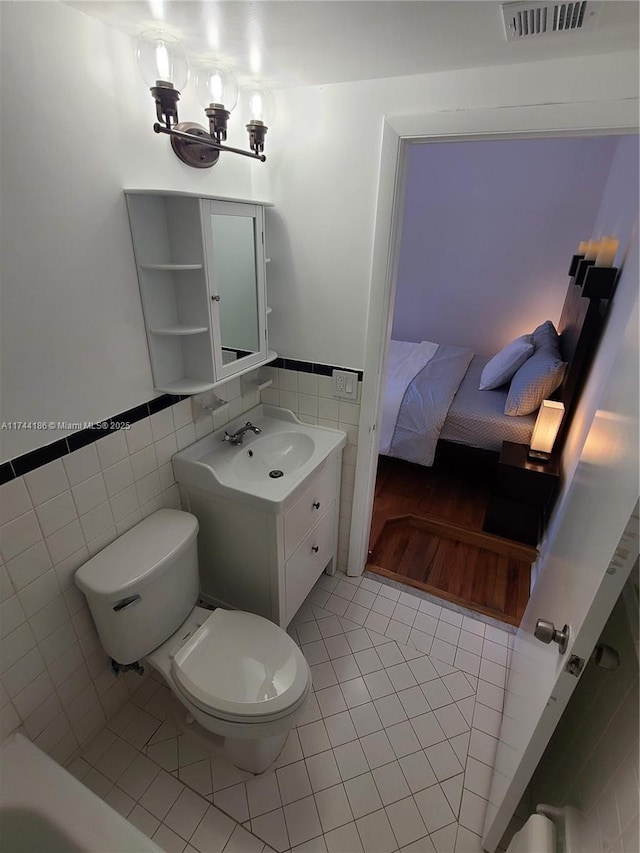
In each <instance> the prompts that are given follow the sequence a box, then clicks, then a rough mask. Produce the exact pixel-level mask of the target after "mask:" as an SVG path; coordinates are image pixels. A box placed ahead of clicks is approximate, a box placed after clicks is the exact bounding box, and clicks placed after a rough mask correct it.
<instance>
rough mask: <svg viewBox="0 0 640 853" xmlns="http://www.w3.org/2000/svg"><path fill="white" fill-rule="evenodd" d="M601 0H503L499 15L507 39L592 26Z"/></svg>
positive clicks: (544, 34)
mask: <svg viewBox="0 0 640 853" xmlns="http://www.w3.org/2000/svg"><path fill="white" fill-rule="evenodd" d="M601 7H602V2H594V0H584V2H582V3H535V2H533V3H526V2H525V3H521V2H518V3H504V4H503V5H502V17H503V19H504V31H505V35H506V38H507V41H519V40H520V39H523V38H532V37H533V36H538V37H539V36H547V35H551V34H552V33H569V32H576V31H578V30H581V31H584V30H593V29H595V27H596V24H597V22H598V16H599V12H600V9H601Z"/></svg>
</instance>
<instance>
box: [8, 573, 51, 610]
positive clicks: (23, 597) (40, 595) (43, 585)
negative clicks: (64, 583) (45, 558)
mask: <svg viewBox="0 0 640 853" xmlns="http://www.w3.org/2000/svg"><path fill="white" fill-rule="evenodd" d="M59 595H60V586H59V584H58V579H57V577H56V574H55V572H54V571H53V569H51V570H50V571H48V572H45V574H44V575H42V576H41V577H39V578H38V579H37V580H35V581H33V583H30V584H29V585H28V586H25V587H23V589H21V590H20V592H19V593H18V598H19V599H20V603H21V605H22V608H23V610H24V612H25V613H26V615H27V616H34V615H35V614H36V613H37V612H38V611H39V610H42V608H43V607H45V606H46V605H47V604H50V603H51V602H52V601H53V600H54V598H57V597H58V596H59Z"/></svg>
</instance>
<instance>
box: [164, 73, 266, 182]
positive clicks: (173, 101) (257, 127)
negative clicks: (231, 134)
mask: <svg viewBox="0 0 640 853" xmlns="http://www.w3.org/2000/svg"><path fill="white" fill-rule="evenodd" d="M151 95H152V97H153V99H154V101H155V103H156V115H157V117H158V121H157V122H156V123H155V124H154V125H153V129H154V131H155V132H156V133H165V134H166V135H167V136H169V137H171V147H172V148H173V151H174V153H175V154H176V155H177V156H178V157H179V158H180V159H181V160H182V162H183V163H186V164H187V165H188V166H193V167H195V168H197V169H208V168H209V167H210V166H213V165H214V164H215V163H217V162H218V158H219V156H220V152H221V151H229V152H231V153H232V154H241V155H242V156H243V157H251V159H252V160H260V161H261V162H262V163H264V161H265V160H266V159H267V158H266V157H265V155H264V154H263V153H262V151H263V149H264V137H265V134H266V132H267V130H268V128H267V127H266V126H265V125H264V124H262V122H260V121H252V122H251V123H250V124H248V125H247V130H248V132H249V143H250V145H251V151H244V150H243V149H242V148H232V147H231V146H230V145H223V144H222V140H224V139H226V138H227V121H228V119H229V111H228V110H225V108H224V106H223V105H222V104H209V107H208V108H207V109H206V110H205V114H206V116H207V118H208V119H209V132H208V133H207V131H206V130H205V128H204V127H202V125H199V124H195V123H193V122H181V121H180V119H179V118H178V101H179V100H180V92H179V91H178V90H177V89H175V88H174V86H173V84H172V83H170V82H169V81H167V80H156V85H155V86H152V88H151Z"/></svg>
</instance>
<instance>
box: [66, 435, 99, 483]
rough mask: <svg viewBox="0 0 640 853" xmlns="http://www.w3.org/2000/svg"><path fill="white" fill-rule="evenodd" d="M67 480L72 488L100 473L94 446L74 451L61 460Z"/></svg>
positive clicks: (89, 445)
mask: <svg viewBox="0 0 640 853" xmlns="http://www.w3.org/2000/svg"><path fill="white" fill-rule="evenodd" d="M62 464H63V465H64V469H65V471H66V472H67V478H68V480H69V482H70V483H71V485H72V486H75V485H77V484H78V483H81V482H82V481H83V480H86V479H88V478H89V477H92V476H93V475H94V474H97V473H98V472H99V471H100V460H99V459H98V451H97V450H96V445H95V444H88V445H87V446H86V447H83V448H81V449H80V450H74V452H73V453H70V454H69V455H68V456H65V457H64V458H63V459H62Z"/></svg>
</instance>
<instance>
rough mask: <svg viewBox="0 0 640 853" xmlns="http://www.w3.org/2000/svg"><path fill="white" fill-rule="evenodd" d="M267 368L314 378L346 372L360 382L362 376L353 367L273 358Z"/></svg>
mask: <svg viewBox="0 0 640 853" xmlns="http://www.w3.org/2000/svg"><path fill="white" fill-rule="evenodd" d="M267 367H282V368H283V369H284V370H297V371H298V372H299V373H314V374H315V375H316V376H331V374H332V373H333V371H334V370H348V371H349V372H350V373H356V374H357V375H358V381H359V382H362V377H363V376H364V374H363V372H362V370H354V368H353V367H338V366H337V365H335V364H319V363H318V362H313V361H297V360H296V359H295V358H275V359H274V360H273V361H270V362H269V364H268V365H267Z"/></svg>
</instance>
